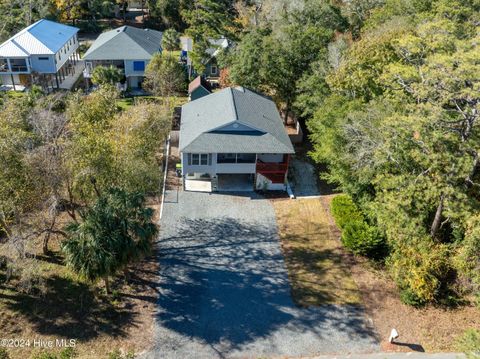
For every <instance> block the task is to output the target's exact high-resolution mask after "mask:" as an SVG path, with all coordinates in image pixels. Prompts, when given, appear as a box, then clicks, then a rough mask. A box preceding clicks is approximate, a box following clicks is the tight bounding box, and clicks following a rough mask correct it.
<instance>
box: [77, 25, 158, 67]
mask: <svg viewBox="0 0 480 359" xmlns="http://www.w3.org/2000/svg"><path fill="white" fill-rule="evenodd" d="M161 44H162V33H161V32H160V31H156V30H151V29H137V28H135V27H131V26H122V27H119V28H118V29H115V30H111V31H107V32H104V33H103V34H100V36H99V37H98V38H97V39H96V40H95V42H94V43H93V44H92V46H91V47H90V48H89V49H88V51H87V52H86V53H85V55H84V56H83V59H84V60H148V59H150V58H151V57H152V55H153V54H154V53H155V52H157V51H161Z"/></svg>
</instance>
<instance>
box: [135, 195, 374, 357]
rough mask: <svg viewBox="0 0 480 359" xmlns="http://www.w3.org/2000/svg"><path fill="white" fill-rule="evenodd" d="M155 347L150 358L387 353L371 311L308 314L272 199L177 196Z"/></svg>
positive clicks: (163, 257)
mask: <svg viewBox="0 0 480 359" xmlns="http://www.w3.org/2000/svg"><path fill="white" fill-rule="evenodd" d="M159 246H160V265H161V273H160V274H161V278H160V283H159V292H160V294H159V302H158V316H157V320H156V328H155V347H154V350H153V351H152V352H150V353H147V354H146V355H144V357H146V358H166V359H167V358H182V359H188V358H195V359H201V358H209V359H210V358H259V357H279V356H288V357H297V356H313V355H319V354H327V353H344V354H346V353H369V352H373V351H378V350H379V345H378V342H377V340H376V339H375V334H374V332H373V331H372V330H371V329H370V327H369V326H368V325H367V320H366V319H365V317H364V313H363V311H362V309H361V308H357V307H351V306H343V307H340V306H332V305H331V306H324V307H320V308H308V309H307V308H298V307H296V306H295V305H294V303H293V302H292V299H291V297H290V286H289V282H288V277H287V272H286V269H285V264H284V260H283V255H282V252H281V249H280V245H279V240H278V235H277V228H276V221H275V214H274V210H273V207H272V206H271V204H270V202H269V201H268V200H265V199H262V198H261V197H259V196H257V195H255V194H246V193H243V194H241V195H239V196H232V195H226V194H207V193H193V192H179V193H178V194H177V193H176V192H167V196H166V201H165V207H164V214H163V218H162V221H161V235H160V240H159Z"/></svg>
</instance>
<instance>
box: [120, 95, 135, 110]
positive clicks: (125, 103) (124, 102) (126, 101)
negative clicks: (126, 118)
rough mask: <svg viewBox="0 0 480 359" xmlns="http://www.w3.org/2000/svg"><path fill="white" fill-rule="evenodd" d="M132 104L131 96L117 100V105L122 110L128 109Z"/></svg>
mask: <svg viewBox="0 0 480 359" xmlns="http://www.w3.org/2000/svg"><path fill="white" fill-rule="evenodd" d="M133 105H134V99H133V97H126V98H121V99H119V100H117V106H118V107H120V109H121V110H122V111H125V110H128V109H129V108H130V107H132V106H133Z"/></svg>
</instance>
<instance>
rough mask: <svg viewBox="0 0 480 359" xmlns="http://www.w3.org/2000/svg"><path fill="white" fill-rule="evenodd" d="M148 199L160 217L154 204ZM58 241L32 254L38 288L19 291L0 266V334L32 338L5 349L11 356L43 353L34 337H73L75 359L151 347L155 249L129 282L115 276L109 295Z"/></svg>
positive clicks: (133, 268)
mask: <svg viewBox="0 0 480 359" xmlns="http://www.w3.org/2000/svg"><path fill="white" fill-rule="evenodd" d="M149 202H152V203H149V205H150V206H151V207H152V208H154V209H155V211H156V216H158V214H157V212H158V203H156V201H155V200H154V199H149ZM59 245H60V239H59V238H52V240H51V243H50V249H51V250H52V253H51V254H50V255H48V256H45V255H43V254H41V246H40V245H39V246H38V249H37V251H36V252H34V253H32V255H35V256H36V259H37V261H38V272H39V273H40V274H41V278H42V279H43V284H41V288H42V290H33V291H31V292H28V293H23V292H19V291H18V290H17V287H16V284H18V283H17V282H16V279H15V278H14V279H12V280H11V281H9V282H5V280H4V279H5V274H6V273H5V271H4V269H3V270H2V269H1V268H0V328H1V336H0V337H1V339H9V338H11V339H24V340H30V346H29V347H24V348H9V349H8V353H9V355H10V357H11V358H14V359H15V358H19V359H20V358H22V359H24V358H29V357H31V356H32V355H33V354H34V353H38V352H40V351H45V350H44V349H39V348H38V347H35V345H34V344H33V341H34V340H43V341H44V342H45V341H48V340H52V341H53V342H55V340H57V339H75V340H76V346H75V351H76V353H77V354H78V357H79V358H106V357H107V355H108V353H109V352H111V351H113V350H114V349H117V348H118V349H120V350H122V351H123V352H129V351H133V352H135V353H140V352H141V351H144V350H146V349H148V348H149V347H150V346H152V345H153V342H152V340H153V339H152V338H153V328H154V326H153V324H154V318H155V314H156V302H157V298H158V292H157V290H158V289H157V284H158V272H159V271H158V269H159V268H158V258H157V253H156V252H155V253H154V254H152V255H151V256H149V257H148V258H145V259H144V260H143V261H141V262H139V263H138V264H136V265H134V266H131V267H130V268H129V271H128V280H126V279H125V277H124V276H123V275H118V276H117V277H116V278H115V279H114V280H113V283H112V294H111V295H110V296H107V295H106V294H105V293H104V290H103V287H102V286H101V285H100V284H99V285H92V284H89V283H86V282H84V281H82V280H80V279H79V278H78V277H77V276H76V275H75V274H74V273H72V272H71V271H70V270H69V269H68V268H66V266H65V265H64V262H63V257H62V255H61V252H60V250H59V247H60V246H59ZM1 250H2V249H1V247H0V251H1ZM60 350H61V348H56V347H54V348H53V349H48V351H49V352H59V351H60Z"/></svg>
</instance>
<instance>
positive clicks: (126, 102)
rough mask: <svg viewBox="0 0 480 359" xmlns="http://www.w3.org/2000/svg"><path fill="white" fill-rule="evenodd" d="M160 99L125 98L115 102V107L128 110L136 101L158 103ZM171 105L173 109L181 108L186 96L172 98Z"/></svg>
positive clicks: (186, 98) (186, 100) (151, 97)
mask: <svg viewBox="0 0 480 359" xmlns="http://www.w3.org/2000/svg"><path fill="white" fill-rule="evenodd" d="M161 99H162V98H161V97H156V96H137V97H125V98H121V99H119V100H117V106H118V107H119V108H120V109H121V110H122V111H125V110H128V109H129V108H130V107H132V106H133V105H135V103H136V101H160V100H161ZM170 101H171V102H172V105H173V106H174V107H177V106H182V105H183V104H185V103H187V102H188V97H187V96H172V97H171V98H170Z"/></svg>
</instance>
